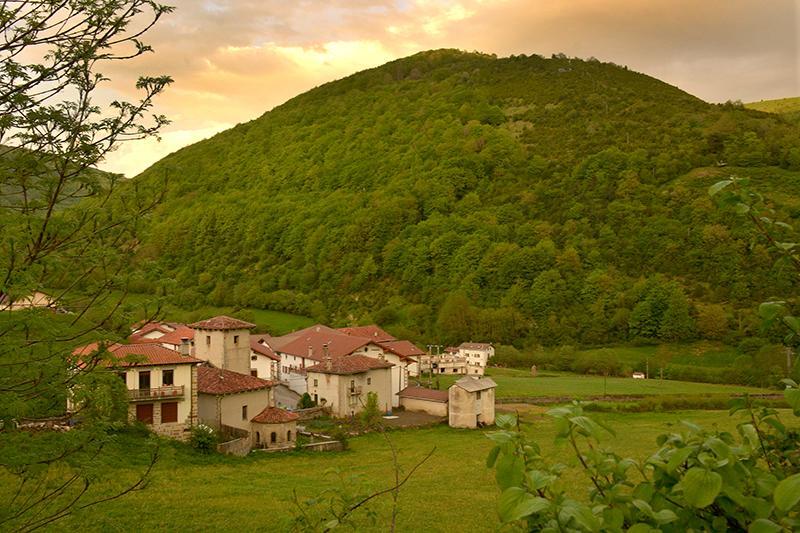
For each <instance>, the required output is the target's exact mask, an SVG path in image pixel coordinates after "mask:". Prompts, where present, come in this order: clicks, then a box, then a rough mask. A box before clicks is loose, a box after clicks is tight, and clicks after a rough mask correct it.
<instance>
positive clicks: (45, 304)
mask: <svg viewBox="0 0 800 533" xmlns="http://www.w3.org/2000/svg"><path fill="white" fill-rule="evenodd" d="M36 308H40V309H46V308H49V309H52V310H54V311H55V310H56V301H55V300H54V299H53V298H52V297H51V296H50V295H48V294H45V293H43V292H41V291H34V292H33V293H31V294H29V295H28V296H23V297H21V298H17V299H16V300H14V299H12V298H11V296H9V295H8V294H6V293H4V292H0V311H21V310H23V309H36Z"/></svg>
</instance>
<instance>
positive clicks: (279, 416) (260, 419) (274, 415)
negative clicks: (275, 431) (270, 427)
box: [250, 407, 300, 424]
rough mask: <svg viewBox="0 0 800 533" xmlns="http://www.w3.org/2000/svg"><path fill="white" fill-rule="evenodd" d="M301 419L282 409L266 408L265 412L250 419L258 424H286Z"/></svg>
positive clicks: (295, 414)
mask: <svg viewBox="0 0 800 533" xmlns="http://www.w3.org/2000/svg"><path fill="white" fill-rule="evenodd" d="M298 418H300V415H298V414H297V413H292V412H291V411H287V410H286V409H281V408H280V407H266V408H265V409H264V410H263V411H261V412H260V413H258V414H257V415H256V416H254V417H253V418H251V419H250V422H256V423H258V424H285V423H286V422H292V421H294V420H297V419H298Z"/></svg>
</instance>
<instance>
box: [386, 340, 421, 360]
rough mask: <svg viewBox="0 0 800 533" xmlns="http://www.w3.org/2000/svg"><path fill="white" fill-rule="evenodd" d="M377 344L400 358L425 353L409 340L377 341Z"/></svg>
mask: <svg viewBox="0 0 800 533" xmlns="http://www.w3.org/2000/svg"><path fill="white" fill-rule="evenodd" d="M378 346H380V347H381V348H383V349H384V350H386V351H387V352H392V353H393V354H397V355H399V356H400V358H401V359H409V358H411V357H415V356H420V355H425V352H423V351H422V350H421V349H419V348H418V347H417V346H416V345H415V344H414V343H413V342H411V341H388V342H379V343H378Z"/></svg>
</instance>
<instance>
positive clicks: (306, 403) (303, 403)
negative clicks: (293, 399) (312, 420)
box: [297, 392, 316, 409]
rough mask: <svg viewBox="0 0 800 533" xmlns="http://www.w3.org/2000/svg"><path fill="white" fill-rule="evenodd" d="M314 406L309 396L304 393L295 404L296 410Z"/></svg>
mask: <svg viewBox="0 0 800 533" xmlns="http://www.w3.org/2000/svg"><path fill="white" fill-rule="evenodd" d="M315 405H316V404H315V403H314V400H313V399H312V398H311V395H310V394H309V393H307V392H304V393H303V395H302V396H301V397H300V402H299V403H298V404H297V408H298V409H308V408H310V407H314V406H315Z"/></svg>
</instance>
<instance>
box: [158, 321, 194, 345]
mask: <svg viewBox="0 0 800 533" xmlns="http://www.w3.org/2000/svg"><path fill="white" fill-rule="evenodd" d="M184 337H185V338H187V339H189V340H192V339H194V330H193V329H192V328H190V327H189V326H185V325H183V324H178V327H177V328H175V331H170V332H169V333H167V334H166V335H164V336H163V337H159V338H157V339H154V340H155V341H156V342H160V343H161V344H175V345H180V344H181V339H183V338H184Z"/></svg>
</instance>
